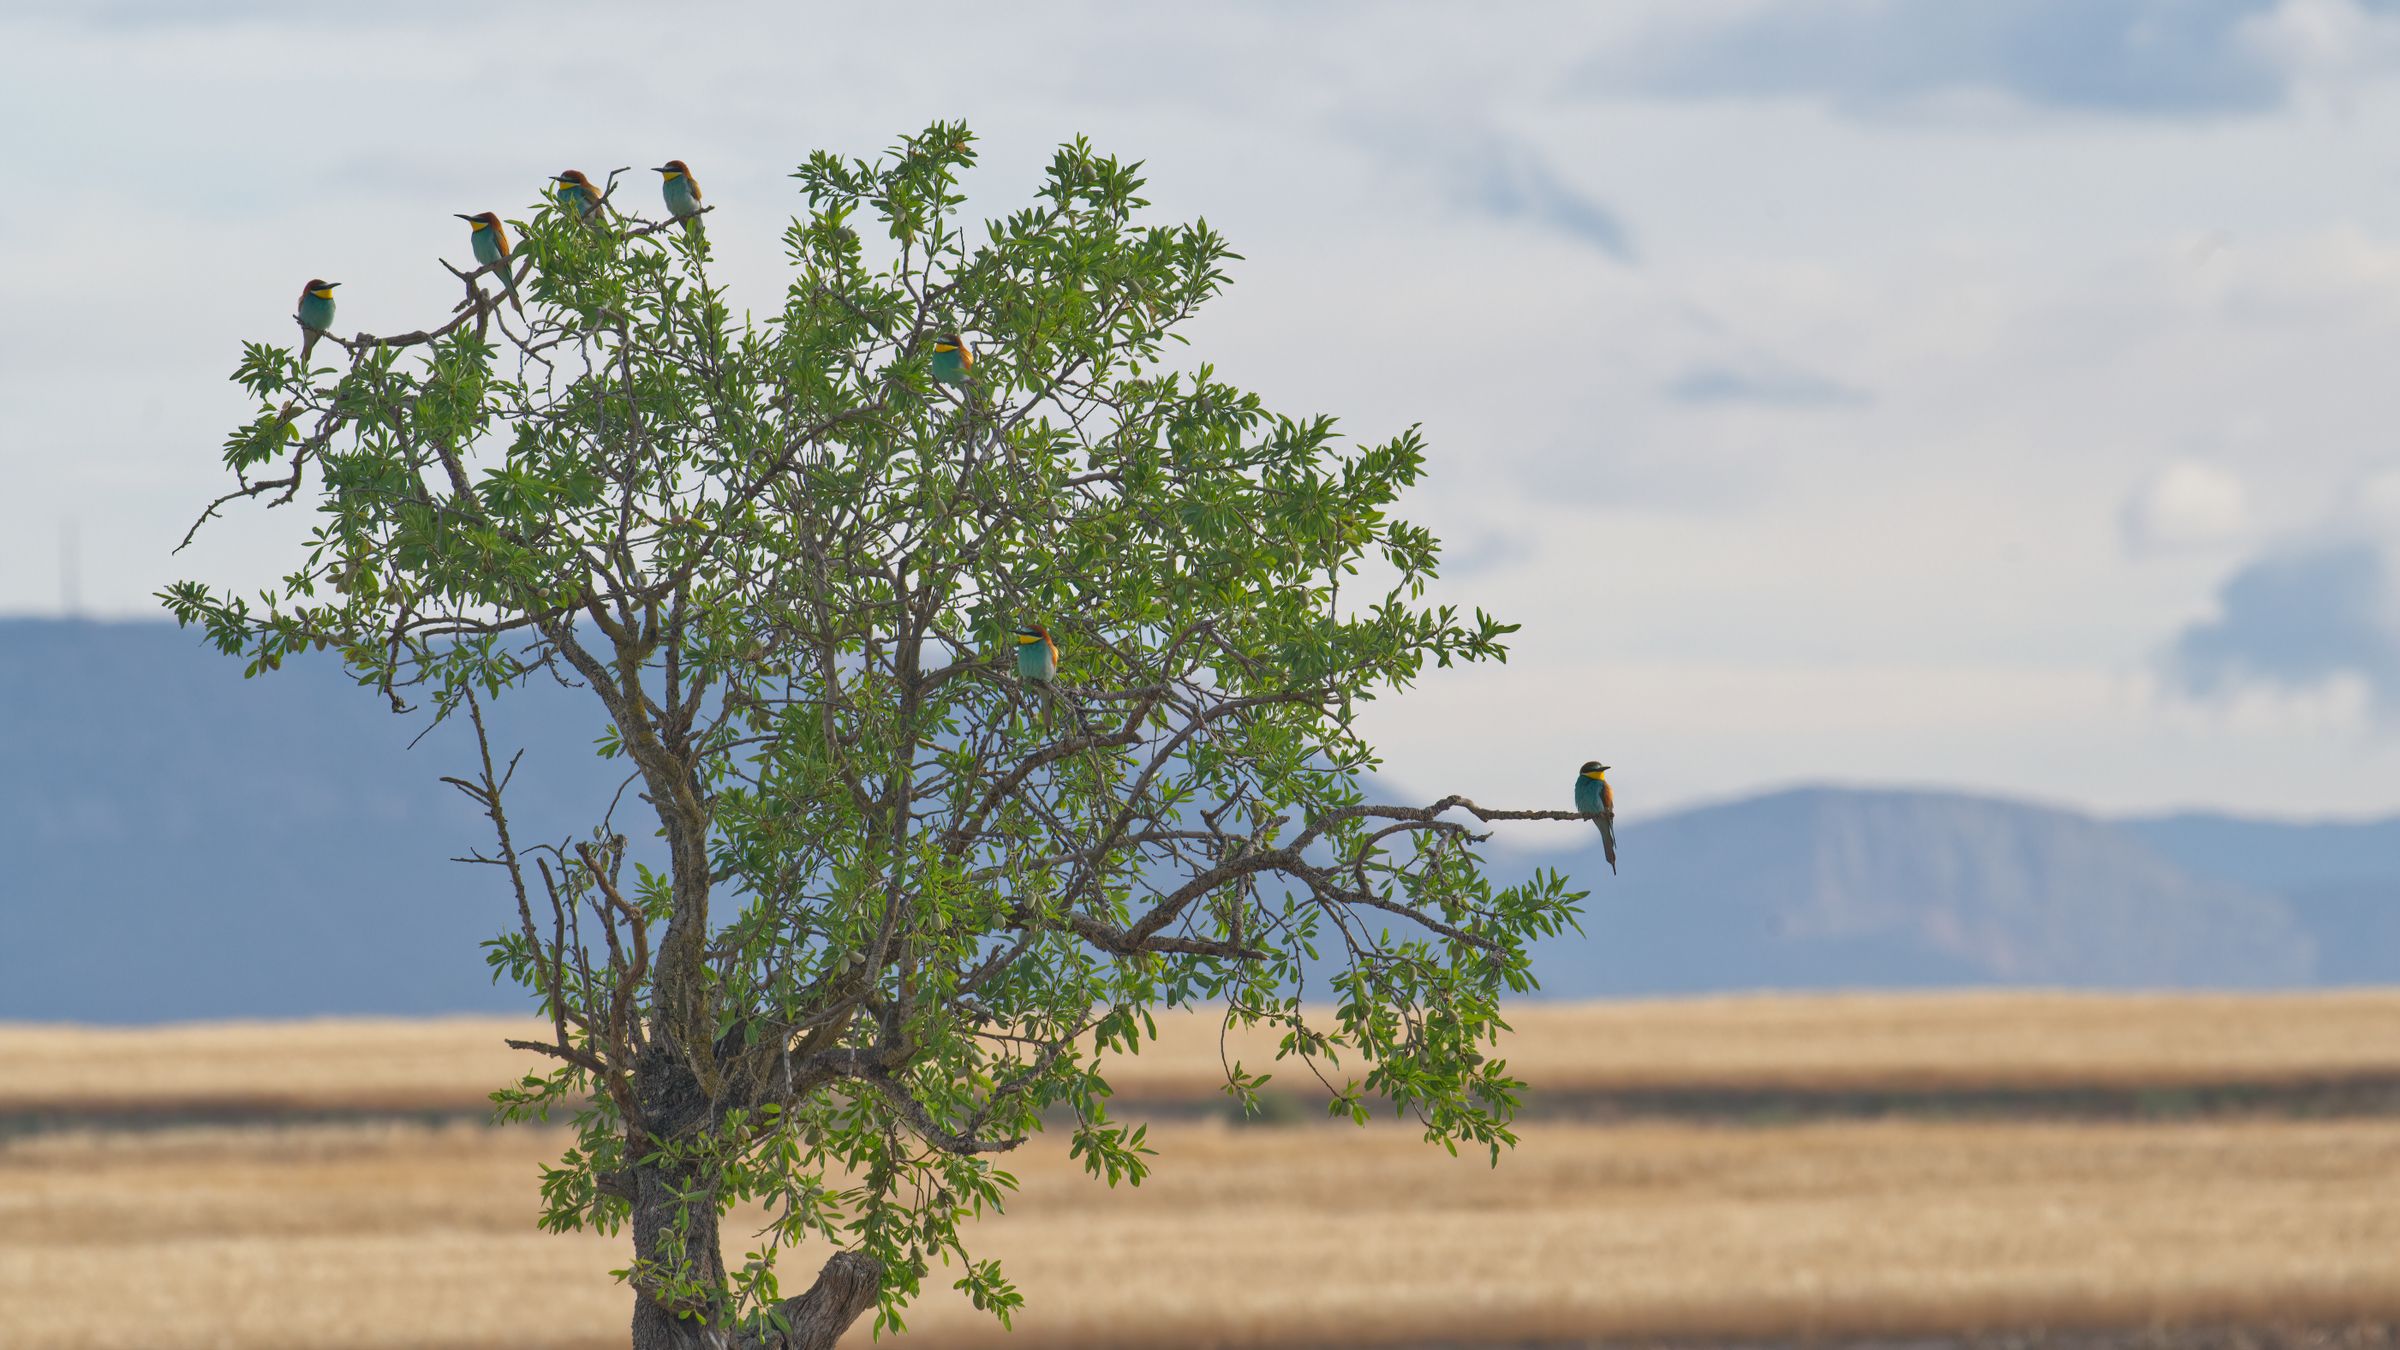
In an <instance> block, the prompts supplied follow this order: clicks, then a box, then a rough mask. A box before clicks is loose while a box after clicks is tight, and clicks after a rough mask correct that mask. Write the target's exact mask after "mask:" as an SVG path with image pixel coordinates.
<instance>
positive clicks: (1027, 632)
mask: <svg viewBox="0 0 2400 1350" xmlns="http://www.w3.org/2000/svg"><path fill="white" fill-rule="evenodd" d="M1014 631H1015V633H1016V635H1017V678H1019V679H1021V680H1023V681H1025V682H1026V683H1027V684H1048V683H1050V682H1051V681H1052V680H1055V679H1057V678H1058V644H1057V643H1055V642H1052V641H1051V640H1050V630H1049V629H1048V628H1045V627H1043V626H1042V625H1040V624H1038V623H1028V624H1024V625H1022V626H1020V627H1018V628H1017V629H1015V630H1014Z"/></svg>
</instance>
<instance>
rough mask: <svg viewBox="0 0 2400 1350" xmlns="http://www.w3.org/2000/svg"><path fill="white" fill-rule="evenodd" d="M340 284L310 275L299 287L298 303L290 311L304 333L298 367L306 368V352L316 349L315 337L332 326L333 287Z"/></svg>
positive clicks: (322, 334)
mask: <svg viewBox="0 0 2400 1350" xmlns="http://www.w3.org/2000/svg"><path fill="white" fill-rule="evenodd" d="M341 284H342V283H340V282H338V281H319V280H316V279H315V278H313V277H312V278H310V279H309V283H308V284H307V285H306V286H303V287H301V288H300V304H299V306H298V307H297V308H296V309H294V310H293V311H292V317H293V318H295V319H298V320H299V321H300V331H301V332H302V333H303V334H305V336H303V337H302V338H301V339H300V367H301V369H303V370H305V369H307V368H308V354H309V353H310V352H313V351H315V350H316V349H317V339H318V338H320V337H323V336H324V335H325V334H326V333H327V332H328V331H330V330H331V329H332V327H333V288H334V287H336V286H339V285H341Z"/></svg>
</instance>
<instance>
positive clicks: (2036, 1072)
mask: <svg viewBox="0 0 2400 1350" xmlns="http://www.w3.org/2000/svg"><path fill="white" fill-rule="evenodd" d="M1509 1017H1510V1022H1511V1024H1512V1025H1513V1026H1514V1027H1515V1034H1513V1035H1511V1036H1509V1037H1507V1038H1506V1039H1505V1040H1504V1042H1503V1044H1502V1047H1501V1051H1500V1054H1501V1055H1502V1057H1504V1058H1506V1059H1507V1060H1508V1062H1509V1064H1510V1066H1511V1068H1512V1069H1513V1070H1514V1071H1515V1072H1516V1074H1517V1075H1518V1076H1519V1077H1521V1078H1523V1079H1525V1080H1526V1081H1527V1082H1529V1083H1531V1084H1532V1085H1533V1087H1534V1089H1535V1090H1536V1091H1552V1092H1577V1091H1597V1090H1606V1089H1610V1088H1647V1087H1662V1086H1680V1085H1706V1086H1726V1087H1788V1086H1805V1087H1812V1088H1882V1087H1896V1088H1944V1087H2026V1088H2039V1087H2051V1086H2060V1085H2081V1084H2097V1085H2109V1086H2128V1087H2138V1086H2144V1085H2151V1084H2176V1083H2186V1082H2216V1081H2240V1082H2268V1083H2272V1082H2307V1081H2311V1080H2323V1079H2335V1078H2344V1077H2355V1076H2362V1075H2400V990H2357V991H2347V990H2346V991H2339V992H2333V993H2322V994H2258V995H2244V994H2223V995H2165V994H2159V995H2111V994H2049V993H2042V994H2023V993H1980V992H1979V993H1955V994H1952V993H1944V994H1843V995H1821V996H1793V995H1755V996H1743V997H1733V998H1696V999H1673V1000H1657V1001H1642V1002H1625V1003H1586V1004H1533V1005H1526V1006H1523V1007H1520V1008H1518V1009H1516V1010H1514V1011H1512V1012H1511V1013H1510V1015H1509ZM1159 1028H1160V1033H1161V1038H1160V1040H1159V1041H1158V1043H1157V1044H1155V1045H1152V1046H1149V1047H1146V1048H1145V1049H1144V1050H1143V1052H1142V1053H1141V1054H1140V1055H1139V1056H1136V1057H1133V1058H1129V1059H1120V1060H1117V1061H1115V1062H1114V1064H1113V1065H1112V1068H1111V1071H1110V1076H1111V1078H1112V1080H1113V1081H1114V1082H1115V1083H1116V1085H1117V1088H1118V1094H1119V1096H1120V1097H1121V1098H1124V1099H1127V1100H1177V1099H1188V1098H1191V1097H1195V1096H1205V1095H1208V1094H1212V1093H1214V1092H1215V1090H1216V1089H1217V1087H1218V1085H1219V1084H1221V1083H1222V1082H1223V1081H1224V1079H1223V1074H1222V1070H1221V1068H1220V1049H1219V1037H1218V1030H1219V1028H1218V1020H1217V1019H1216V1018H1214V1017H1211V1016H1208V1015H1206V1014H1201V1013H1187V1014H1182V1015H1178V1016H1172V1017H1162V1018H1161V1019H1160V1022H1159ZM548 1034H549V1029H548V1027H547V1026H545V1025H543V1024H541V1023H538V1022H533V1021H524V1020H514V1019H507V1018H443V1019H429V1020H424V1021H399V1020H376V1019H336V1020H327V1021H321V1022H303V1023H226V1024H206V1025H194V1026H178V1027H164V1028H140V1029H131V1030H124V1029H114V1028H110V1029H100V1028H81V1027H40V1026H7V1025H0V1113H7V1112H16V1113H22V1112H26V1111H31V1110H42V1109H118V1110H122V1109H159V1110H171V1109H173V1108H176V1107H184V1106H189V1107H255V1108H260V1109H279V1110H308V1109H325V1108H372V1109H383V1110H394V1111H405V1110H420V1109H461V1108H472V1107H474V1106H476V1105H477V1104H479V1103H481V1102H482V1101H483V1100H484V1098H485V1095H486V1094H487V1093H489V1092H490V1091H491V1090H492V1088H493V1087H495V1086H497V1085H498V1084H501V1083H504V1082H507V1081H510V1080H511V1079H513V1078H514V1077H516V1076H517V1075H518V1074H520V1073H522V1072H524V1070H525V1069H526V1068H527V1067H528V1066H530V1065H533V1064H535V1063H536V1062H537V1061H535V1059H534V1057H532V1056H530V1055H527V1054H524V1053H522V1052H519V1051H514V1050H510V1049H509V1048H507V1047H506V1046H505V1045H503V1044H502V1041H503V1040H505V1039H506V1038H508V1037H512V1036H513V1037H518V1038H524V1039H542V1038H545V1037H546V1036H547V1035H548ZM1276 1039H1277V1037H1276V1034H1275V1033H1273V1032H1270V1031H1265V1030H1260V1029H1256V1028H1253V1029H1250V1030H1248V1031H1243V1032H1237V1033H1234V1034H1233V1035H1232V1036H1231V1037H1229V1038H1228V1039H1227V1040H1226V1043H1225V1047H1224V1053H1225V1054H1226V1055H1228V1056H1229V1057H1231V1058H1233V1059H1237V1060H1240V1061H1242V1062H1243V1063H1244V1064H1245V1065H1246V1066H1247V1067H1248V1068H1250V1069H1251V1070H1253V1071H1260V1070H1272V1069H1273V1068H1274V1067H1275V1066H1274V1064H1273V1063H1272V1061H1273V1058H1274V1050H1275V1041H1276ZM1281 1077H1283V1078H1284V1079H1286V1080H1295V1079H1301V1078H1305V1077H1306V1073H1305V1070H1300V1069H1298V1068H1296V1067H1295V1068H1290V1069H1289V1070H1288V1071H1287V1072H1285V1073H1284V1074H1282V1075H1281Z"/></svg>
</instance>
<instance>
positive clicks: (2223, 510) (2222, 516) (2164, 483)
mask: <svg viewBox="0 0 2400 1350" xmlns="http://www.w3.org/2000/svg"><path fill="white" fill-rule="evenodd" d="M2123 519H2124V530H2125V542H2126V544H2127V545H2128V546H2129V547H2131V548H2132V549H2133V550H2134V551H2136V552H2139V553H2148V552H2155V551H2159V550H2166V549H2183V548H2213V547H2221V546H2223V545H2226V544H2231V543H2235V542H2238V541H2240V540H2241V539H2242V538H2244V537H2245V536H2247V535H2248V534H2249V533H2250V530H2251V519H2250V490H2249V488H2248V487H2247V486H2246V485H2244V484H2243V482H2242V480H2241V479H2240V478H2239V477H2238V476H2236V475H2234V474H2231V473H2228V472H2226V471H2225V470H2223V469H2220V468H2217V467H2215V466H2213V465H2208V464H2195V463H2191V462H2190V461H2185V462H2183V463H2179V464H2171V465H2169V466H2167V468H2166V469H2165V470H2164V471H2163V472H2161V473H2159V474H2157V475H2156V476H2154V477H2152V478H2151V479H2150V481H2149V482H2147V483H2144V484H2143V485H2142V486H2141V487H2140V488H2139V489H2137V490H2135V492H2134V494H2133V496H2132V497H2131V498H2129V499H2128V500H2127V501H2126V503H2125V511H2124V518H2123Z"/></svg>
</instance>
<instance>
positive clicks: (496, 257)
mask: <svg viewBox="0 0 2400 1350" xmlns="http://www.w3.org/2000/svg"><path fill="white" fill-rule="evenodd" d="M451 214H452V215H455V216H457V217H458V218H459V219H460V220H463V221H465V222H467V228H468V230H469V231H471V232H472V237H473V238H474V241H475V261H476V262H478V263H481V264H482V265H484V266H485V267H490V266H491V265H492V264H493V263H498V264H500V268H499V272H500V284H501V285H503V286H505V287H507V288H508V303H509V304H510V305H512V306H514V307H515V308H516V311H517V317H518V318H523V317H525V306H524V303H523V302H521V301H519V300H518V299H517V279H516V278H515V277H513V276H511V275H509V272H510V270H511V269H510V267H509V262H508V251H509V250H508V231H507V230H505V229H502V228H501V226H500V213H499V212H497V211H479V212H477V213H475V214H474V215H471V216H470V215H467V214H466V213H464V212H460V211H454V212H452V213H451Z"/></svg>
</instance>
